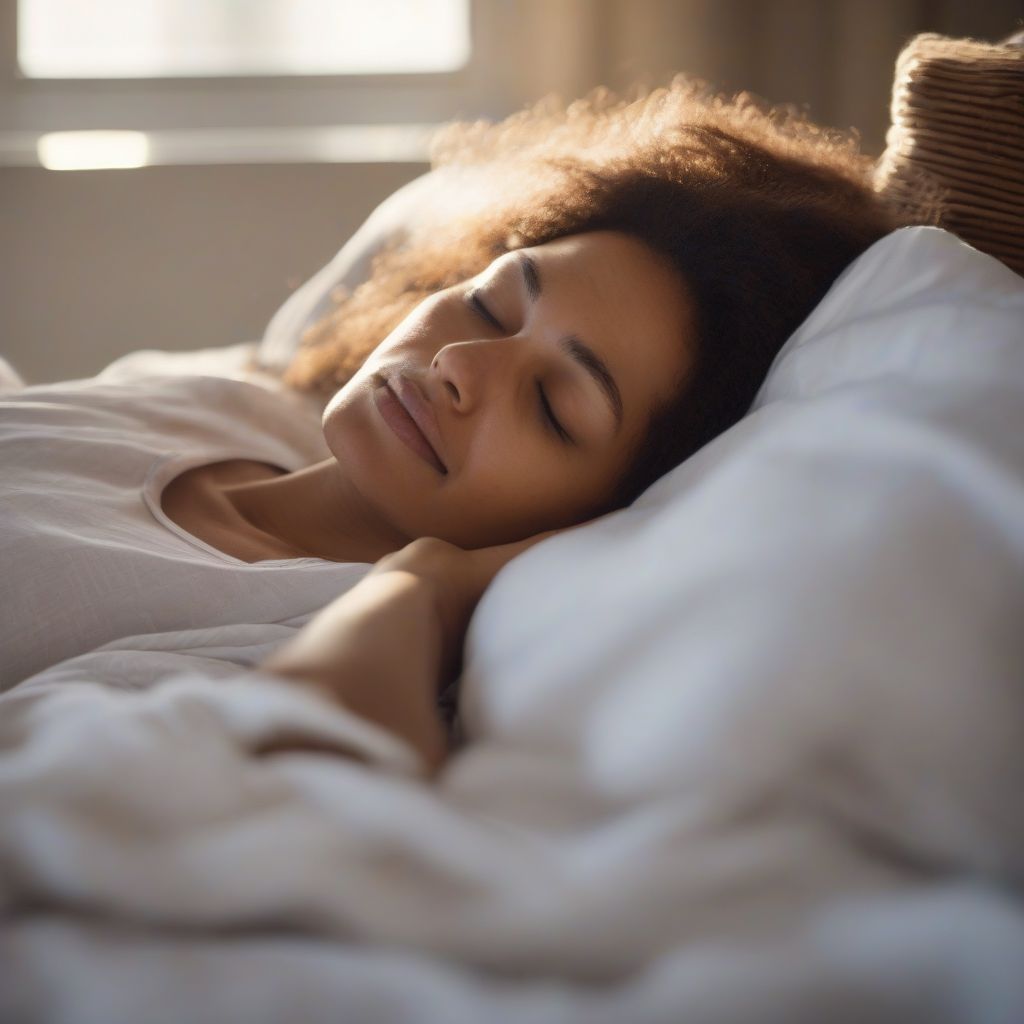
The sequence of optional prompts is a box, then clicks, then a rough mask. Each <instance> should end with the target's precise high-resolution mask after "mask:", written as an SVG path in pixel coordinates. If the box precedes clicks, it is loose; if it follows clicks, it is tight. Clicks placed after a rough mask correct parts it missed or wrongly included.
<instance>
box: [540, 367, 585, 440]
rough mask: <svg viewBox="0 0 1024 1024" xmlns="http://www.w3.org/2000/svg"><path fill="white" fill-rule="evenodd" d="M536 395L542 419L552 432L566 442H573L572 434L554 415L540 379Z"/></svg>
mask: <svg viewBox="0 0 1024 1024" xmlns="http://www.w3.org/2000/svg"><path fill="white" fill-rule="evenodd" d="M537 397H538V399H539V400H540V408H541V413H542V414H543V416H544V419H545V420H546V421H547V424H548V426H549V427H550V428H551V429H552V430H554V432H555V433H556V434H557V435H558V436H559V437H560V438H561V439H562V440H563V441H565V442H566V444H575V443H576V442H575V441H574V440H573V438H572V435H571V434H570V433H569V431H568V430H566V429H565V427H563V426H562V424H561V423H559V421H558V417H557V416H556V415H555V410H554V409H552V408H551V403H550V402H549V401H548V396H547V393H546V392H545V391H544V385H543V384H541V382H540V381H537Z"/></svg>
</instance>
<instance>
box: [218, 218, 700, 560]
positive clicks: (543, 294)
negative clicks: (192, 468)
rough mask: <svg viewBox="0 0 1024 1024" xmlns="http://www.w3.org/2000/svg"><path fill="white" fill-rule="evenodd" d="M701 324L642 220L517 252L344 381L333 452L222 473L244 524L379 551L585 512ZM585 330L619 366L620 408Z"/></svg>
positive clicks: (396, 334) (280, 550)
mask: <svg viewBox="0 0 1024 1024" xmlns="http://www.w3.org/2000/svg"><path fill="white" fill-rule="evenodd" d="M524 256H526V257H527V258H528V261H529V262H530V263H531V264H532V269H533V270H534V271H535V273H530V271H529V269H525V270H524V263H523V257H524ZM538 284H539V293H538ZM692 334H693V317H692V307H691V304H690V300H689V298H688V296H687V294H686V292H685V289H684V288H683V286H682V282H681V281H680V280H679V278H678V276H677V275H676V273H675V272H674V271H673V270H671V269H670V268H669V267H668V266H667V265H666V264H665V263H663V262H662V260H661V259H660V258H659V257H658V256H657V255H656V254H655V253H654V252H653V251H651V250H650V249H648V248H647V246H646V245H644V244H643V243H641V242H639V241H637V240H636V239H633V238H631V237H629V236H627V235H624V234H621V233H617V232H593V233H588V234H584V235H575V236H570V237H566V238H562V239H558V240H556V241H553V242H550V243H547V244H545V245H540V246H536V247H533V248H531V249H525V250H519V251H516V252H512V253H508V254H506V255H504V256H502V257H500V258H499V259H497V260H496V261H495V262H494V263H492V264H491V266H490V267H488V268H487V269H486V270H485V271H484V272H483V273H481V274H480V275H478V276H477V277H475V278H473V279H472V280H470V281H468V282H465V283H462V284H459V285H457V286H455V287H453V288H449V289H446V290H445V291H442V292H439V293H438V294H436V295H434V296H431V297H430V298H428V299H426V300H425V301H424V302H422V303H421V304H420V305H419V306H418V307H417V308H416V309H415V310H413V312H412V313H411V314H410V315H409V316H408V317H407V318H406V319H405V320H404V321H402V323H401V324H399V325H398V326H397V327H396V328H395V330H394V331H392V332H391V334H390V335H388V337H387V338H385V339H384V341H383V342H382V343H381V344H380V345H379V346H378V347H377V349H376V350H375V351H374V352H373V353H372V355H371V356H370V358H369V359H368V360H367V361H366V363H365V364H364V366H363V367H362V368H361V369H360V371H359V373H358V374H357V375H356V376H355V377H353V379H352V380H350V381H349V382H348V383H347V384H346V385H345V386H344V387H343V388H341V390H340V391H338V393H337V394H336V395H335V396H334V397H333V399H332V400H331V401H330V403H329V404H328V406H327V407H326V409H325V411H324V416H323V429H324V437H325V439H326V441H327V444H328V446H329V448H330V449H331V452H332V453H333V458H331V459H327V460H325V461H323V462H321V463H318V464H316V465H314V466H310V467H308V468H306V469H304V470H301V471H299V472H296V473H288V474H279V475H278V474H274V475H270V476H269V477H266V478H263V479H256V480H249V481H245V482H242V483H236V484H230V485H227V486H223V487H221V488H220V496H221V497H223V498H225V499H226V500H227V502H228V503H229V506H230V512H231V513H232V514H234V515H235V516H237V522H236V523H234V524H229V525H230V526H232V527H233V528H235V529H239V530H243V531H248V532H249V533H250V535H251V536H253V537H256V536H259V537H262V538H265V539H266V540H267V541H268V544H269V546H268V549H267V550H268V552H270V554H268V555H267V556H265V557H282V556H287V555H288V554H292V555H298V554H301V555H310V554H312V555H316V556H318V557H322V558H328V559H335V560H339V561H376V560H377V559H379V558H381V557H382V556H384V555H386V554H388V553H390V552H394V551H397V550H398V549H400V548H401V547H403V546H404V545H405V544H408V543H409V542H411V541H412V540H414V539H416V538H418V537H436V538H441V539H443V540H445V541H448V542H450V543H452V544H454V545H457V546H459V547H461V548H482V547H485V546H490V545H498V544H504V543H509V542H512V541H516V540H520V539H523V538H525V537H528V536H530V535H533V534H536V533H538V532H540V531H543V530H550V529H557V528H561V527H566V526H569V525H571V524H574V523H579V522H581V521H583V520H586V519H588V518H590V517H591V516H592V515H594V514H595V512H596V511H597V510H598V509H599V508H600V507H601V505H602V504H603V502H604V501H605V500H606V499H607V497H608V496H609V495H610V493H611V492H612V490H613V488H614V486H615V484H616V482H617V481H618V480H619V478H620V477H621V475H622V473H623V472H624V470H625V469H626V468H627V466H628V465H629V460H630V458H631V456H632V452H633V450H634V446H635V444H636V442H637V441H638V439H639V438H641V437H642V435H643V432H644V430H645V428H646V425H647V422H648V420H649V418H650V416H651V414H652V412H653V411H655V410H656V409H657V408H658V407H659V406H660V405H661V404H663V403H664V402H666V401H667V400H669V399H670V398H671V397H672V395H673V394H674V392H675V391H676V390H677V389H678V387H679V384H680V382H681V381H682V380H683V379H684V378H685V375H686V372H687V369H688V366H689V362H690V355H691V353H690V348H689V345H688V343H687V339H688V338H690V337H692ZM570 336H572V337H575V338H578V339H580V340H582V341H583V342H584V343H585V345H586V346H587V347H588V348H589V349H590V350H591V352H592V353H593V354H594V355H595V356H596V357H597V358H598V359H600V360H601V361H602V362H603V363H604V364H605V366H606V367H607V370H608V371H609V373H610V375H611V377H612V378H613V379H614V381H615V386H616V389H617V390H618V392H619V395H620V397H621V418H620V419H618V418H617V417H616V415H615V413H614V411H613V408H612V403H611V402H610V401H609V399H608V397H607V395H606V392H605V389H604V388H602V386H601V385H600V384H599V383H598V381H597V380H596V379H595V377H594V376H593V375H592V374H591V373H590V372H588V371H587V369H585V368H584V367H583V365H581V363H580V362H579V361H578V359H577V358H574V356H573V355H572V354H571V352H570V350H569V348H568V347H567V345H566V344H565V341H564V339H566V338H568V337H570ZM641 356H642V358H641ZM396 378H401V380H402V381H403V382H404V383H402V384H398V383H396ZM385 380H387V381H390V382H391V384H392V392H391V393H392V394H393V393H394V391H395V390H400V389H401V388H403V387H404V388H406V389H408V388H410V387H412V388H414V389H415V391H416V393H417V394H418V395H419V396H420V398H421V400H422V401H423V403H424V404H425V405H426V407H428V408H429V410H431V415H432V419H433V421H434V441H435V447H436V448H437V454H438V455H439V456H440V459H441V463H442V464H443V470H442V469H441V467H440V466H439V465H438V464H437V463H436V462H435V461H434V460H433V457H430V458H425V457H424V456H423V455H421V454H417V452H416V451H414V450H412V449H411V448H410V447H409V445H408V444H406V443H405V442H403V440H402V439H401V438H400V437H399V436H398V435H397V434H396V432H395V430H394V429H392V427H391V426H389V423H388V419H387V417H386V416H385V415H382V405H381V399H382V396H383V397H384V400H385V405H386V404H387V394H388V391H387V389H386V388H384V386H383V381H385ZM538 388H542V389H543V392H544V398H543V399H542V397H541V395H540V392H539V390H538ZM545 401H546V403H547V407H545V405H544V402H545ZM391 408H394V406H393V404H392V405H391ZM547 409H550V411H551V414H553V415H554V416H555V417H556V418H557V420H558V421H559V424H560V429H559V428H556V427H555V426H553V424H552V423H551V422H550V419H549V416H548V412H547Z"/></svg>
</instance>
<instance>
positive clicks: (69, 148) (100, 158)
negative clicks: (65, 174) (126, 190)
mask: <svg viewBox="0 0 1024 1024" xmlns="http://www.w3.org/2000/svg"><path fill="white" fill-rule="evenodd" d="M36 152H37V153H38V155H39V162H40V163H41V164H42V165H43V167H45V168H47V169H48V170H51V171H84V170H98V169H99V168H104V167H145V166H146V164H147V163H148V162H149V140H148V139H147V138H146V135H145V133H144V132H112V131H102V132H96V131H90V132H50V133H49V134H48V135H42V136H40V138H39V141H38V142H37V143H36Z"/></svg>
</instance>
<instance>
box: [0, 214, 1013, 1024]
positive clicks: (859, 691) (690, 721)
mask: <svg viewBox="0 0 1024 1024" xmlns="http://www.w3.org/2000/svg"><path fill="white" fill-rule="evenodd" d="M1022 621H1024V281H1022V280H1021V279H1020V278H1019V277H1017V276H1016V275H1014V274H1013V273H1012V272H1011V271H1009V270H1007V269H1006V268H1005V267H1003V266H1002V265H1001V264H999V263H998V262H997V261H995V260H993V259H991V258H989V257H987V256H984V255H982V254H980V253H978V252H976V251H975V250H973V249H971V248H970V247H969V246H967V245H965V244H963V243H962V242H959V241H958V240H957V239H956V238H954V237H953V236H952V235H949V234H947V233H946V232H943V231H941V230H939V229H934V228H908V229H903V230H900V231H897V232H895V233H893V234H892V235H890V236H888V237H886V238H884V239H882V240H881V241H879V242H878V243H876V244H875V245H874V246H872V248H871V249H870V250H869V251H868V252H866V253H865V254H864V255H863V256H862V257H860V258H859V259H858V260H857V261H855V263H854V264H853V265H851V267H850V268H848V269H847V271H846V272H845V273H844V274H843V275H842V276H841V278H840V279H839V280H838V281H837V282H836V283H835V285H834V286H833V288H832V289H831V290H830V292H829V293H828V295H827V296H826V297H825V299H824V300H823V301H822V303H821V304H820V305H819V307H818V308H817V309H816V310H815V311H814V313H812V315H811V316H810V317H809V318H808V320H807V321H806V322H805V323H804V324H803V325H802V326H801V328H800V329H799V330H798V331H797V332H796V333H795V335H794V336H793V337H792V338H791V339H790V340H789V342H788V343H787V345H786V346H785V348H784V349H783V351H782V352H781V353H780V355H779V357H778V359H777V360H776V362H775V364H774V366H773V367H772V370H771V372H770V374H769V376H768V379H767V381H766V382H765V385H764V387H763V388H762V390H761V393H760V394H759V396H758V398H757V400H756V402H755V403H754V408H753V409H752V410H751V413H750V415H749V416H747V417H746V418H745V419H744V420H743V421H742V422H741V423H739V424H738V425H737V426H736V427H735V428H733V429H732V430H730V431H728V432H727V433H726V434H724V435H723V436H722V437H720V438H719V439H718V440H716V441H715V442H714V443H712V444H711V445H709V446H708V447H706V448H705V449H704V450H702V451H701V452H699V453H698V454H697V455H696V456H695V457H694V458H692V459H690V460H689V461H688V462H687V463H686V464H685V465H683V466H681V467H680V468H679V469H677V470H676V471H674V472H673V473H671V474H669V476H667V477H666V478H664V479H663V480H661V481H659V482H658V483H657V484H656V485H655V486H653V487H652V488H651V489H650V490H649V491H648V492H647V493H646V494H644V495H643V496H642V497H641V498H640V499H639V500H638V501H637V502H636V503H635V505H634V506H633V507H631V508H629V509H626V510H624V511H622V512H620V513H616V514H614V515H612V516H608V517H606V518H604V519H602V520H601V521H598V522H596V523H594V524H592V525H590V526H588V527H585V528H583V529H579V530H575V531H571V532H569V533H567V534H564V535H561V536H557V537H554V538H552V539H551V540H548V541H545V542H544V543H542V544H540V545H537V546H536V547H534V548H533V549H531V550H530V551H529V552H527V553H526V554H525V555H523V556H522V557H520V558H518V559H516V560H515V561H514V562H512V563H510V564H509V565H508V566H507V567H506V568H505V569H504V570H503V571H502V572H501V573H500V574H499V576H498V577H497V579H496V580H495V582H494V584H493V585H492V587H491V588H490V590H489V591H488V592H487V593H486V594H485V596H484V599H483V601H482V602H481V605H480V607H479V608H478V610H477V613H476V615H475V616H474V619H473V621H472V623H471V627H470V632H469V636H468V638H467V653H466V662H465V671H464V674H463V679H462V695H461V701H462V703H461V714H462V726H463V730H464V733H465V736H466V740H467V743H466V745H465V747H464V748H463V749H462V750H460V751H459V752H458V753H457V754H456V755H455V756H454V757H453V758H452V760H451V761H450V762H449V764H448V765H447V766H446V769H445V771H444V772H443V773H442V775H441V776H440V778H439V779H438V780H437V782H436V783H435V784H430V783H428V782H426V781H425V780H424V779H423V778H422V777H420V776H419V775H418V774H417V772H416V765H415V763H414V762H413V761H410V760H408V759H406V758H405V757H404V753H405V752H404V751H403V749H402V747H403V745H402V744H400V743H399V742H398V741H397V740H396V741H395V743H394V745H389V744H388V743H387V742H386V740H387V737H384V736H383V735H373V733H372V730H371V731H370V732H369V733H367V734H366V735H365V736H363V735H360V736H357V735H356V732H357V728H358V723H357V722H356V721H355V717H354V716H347V715H345V713H344V712H342V711H340V710H339V711H338V712H337V717H332V709H331V708H330V707H329V706H328V705H327V704H326V703H323V702H321V701H320V700H318V699H317V698H314V697H312V696H309V695H305V694H301V693H299V692H297V691H295V690H293V689H292V688H289V687H288V686H286V685H283V684H281V683H279V682H277V681H275V680H273V679H271V678H269V677H265V676H262V675H260V674H256V673H251V674H250V673H247V672H246V671H244V669H243V668H240V666H244V665H246V664H253V663H255V661H256V658H255V657H252V655H251V653H250V655H248V656H247V655H246V654H245V653H244V652H245V651H246V649H247V648H248V649H249V650H250V651H251V650H254V649H257V648H258V649H261V650H262V649H263V648H264V646H265V645H267V644H269V643H271V642H272V640H273V639H274V638H273V637H271V636H269V635H267V634H262V633H260V632H259V631H258V630H257V631H253V632H251V633H245V632H244V631H243V632H241V633H239V634H238V635H235V636H222V637H221V640H220V641H219V643H221V644H222V646H221V647H217V646H211V645H209V644H205V643H204V642H203V637H201V636H199V637H197V638H196V640H195V644H194V646H189V645H187V644H183V643H181V642H179V645H178V647H177V648H176V649H175V650H165V649H161V647H160V641H159V638H158V637H157V638H149V639H147V638H141V639H140V638H137V637H136V638H128V639H126V640H124V641H114V642H111V643H107V644H106V645H105V646H104V647H102V648H101V649H100V650H98V651H95V652H91V653H87V654H81V655H79V656H78V657H76V658H73V659H71V660H68V661H65V662H62V663H60V664H58V665H55V666H53V667H51V668H49V669H46V670H44V671H43V672H41V673H40V674H38V675H36V676H34V677H32V678H30V679H28V680H26V681H24V682H22V683H20V684H19V685H17V686H15V687H14V688H13V689H11V690H9V691H8V692H7V693H6V694H5V695H3V697H2V698H0V814H2V828H0V868H2V872H0V908H2V909H3V910H4V911H6V912H7V915H8V916H7V918H6V923H5V924H4V925H3V928H2V932H0V957H2V959H0V963H3V965H4V969H5V972H6V973H7V977H6V978H5V979H4V984H2V985H0V1017H3V1019H7V1017H5V1016H4V1014H7V1015H9V1016H10V1018H11V1019H15V1020H19V1021H22V1020H24V1021H44V1020H45V1021H60V1022H74V1024H92V1022H97V1024H98V1022H100V1021H102V1022H104V1024H116V1022H121V1021H124V1022H128V1021H137V1020H141V1019H145V1020H146V1021H157V1022H162V1021H167V1022H170V1021H175V1020H183V1019H188V1020H210V1021H218V1022H220V1021H239V1022H241V1021H246V1022H254V1021H268V1022H269V1021H275V1020H281V1019H295V1020H302V1021H311V1022H319V1021H334V1020H338V1019H343V1020H351V1021H374V1022H377V1021H382V1022H384V1021H386V1022H396V1024H398V1022H403V1024H404V1022H414V1021H416V1022H420V1021H431V1022H432V1021H437V1022H439V1024H440V1022H444V1024H450V1022H459V1021H465V1022H467V1024H468V1022H474V1021H488V1022H490V1021H497V1022H503V1021H507V1022H510V1024H512V1022H531V1024H532V1022H549V1021H550V1022H556V1021H557V1022H560V1024H575V1022H581V1024H582V1022H584V1021H586V1022H588V1024H591V1022H603V1021H606V1022H608V1024H620V1022H625V1021H628V1022H631V1024H654V1022H666V1024H667V1022H670V1021H671V1022H678V1021H683V1020H685V1021H686V1022H688V1024H694V1022H695V1024H705V1022H706V1024H726V1022H730V1024H732V1022H747V1021H749V1022H758V1024H765V1022H767V1024H771V1022H779V1024H782V1022H790V1024H792V1022H796V1024H800V1022H808V1024H809V1022H812V1021H813V1022H819V1021H823V1020H828V1021H830V1022H833V1021H850V1022H853V1021H858V1022H862V1021H865V1020H870V1021H872V1022H897V1021H898V1022H901V1024H903V1022H907V1021H913V1022H916V1021H928V1022H934V1024H976V1022H981V1024H1019V1022H1020V1021H1021V1020H1022V1019H1024V970H1022V968H1024V911H1022V908H1021V891H1022V885H1024V804H1022V802H1021V800H1020V786H1021V782H1022V780H1024V634H1022V630H1021V629H1020V623H1021V622H1022ZM238 629H240V630H243V627H241V626H239V627H238ZM274 729H285V730H289V731H293V732H298V733H299V734H301V735H308V736H310V737H311V738H313V739H317V740H320V741H321V742H323V743H326V744H329V745H332V746H333V747H334V748H335V749H337V750H338V754H337V756H335V755H332V754H327V753H320V754H299V753H289V754H277V755H273V756H259V755H258V753H256V751H257V750H258V748H259V746H260V744H261V742H262V739H263V738H265V737H266V736H267V735H270V734H272V732H273V730H274ZM367 729H370V727H369V725H367ZM356 752H358V756H348V754H349V753H356ZM368 761H369V762H371V763H367V762H368Z"/></svg>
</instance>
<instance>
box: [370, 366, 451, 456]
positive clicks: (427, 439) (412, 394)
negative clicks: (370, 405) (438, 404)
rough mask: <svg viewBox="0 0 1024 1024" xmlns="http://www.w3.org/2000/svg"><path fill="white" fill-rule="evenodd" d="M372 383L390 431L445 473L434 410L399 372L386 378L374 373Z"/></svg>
mask: <svg viewBox="0 0 1024 1024" xmlns="http://www.w3.org/2000/svg"><path fill="white" fill-rule="evenodd" d="M375 383H376V385H377V386H376V387H375V388H374V391H373V400H374V403H375V404H376V406H377V411H378V412H379V413H380V415H381V418H382V419H383V420H384V422H385V423H386V424H387V425H388V426H389V427H390V428H391V431H392V433H394V434H395V436H396V437H397V438H398V439H399V441H401V442H402V443H403V444H404V445H405V446H406V447H407V448H409V449H410V450H411V451H413V452H414V453H415V454H416V455H418V456H419V457H420V458H421V459H423V461H424V462H426V463H427V464H428V465H430V466H431V467H432V468H433V469H435V470H436V471H437V472H438V473H440V474H441V475H442V476H447V475H448V467H447V466H446V465H445V464H444V461H443V460H442V459H441V456H440V455H439V454H438V448H439V447H440V435H439V432H438V429H437V421H436V419H435V418H434V411H433V409H432V408H431V407H430V405H429V403H428V402H427V400H426V398H424V396H423V394H422V393H421V392H420V390H419V388H418V387H417V386H416V385H415V384H414V383H412V381H410V380H408V379H407V378H405V377H402V376H401V375H400V374H396V375H395V376H393V377H390V378H387V377H384V376H383V375H381V374H377V375H376V376H375Z"/></svg>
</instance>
